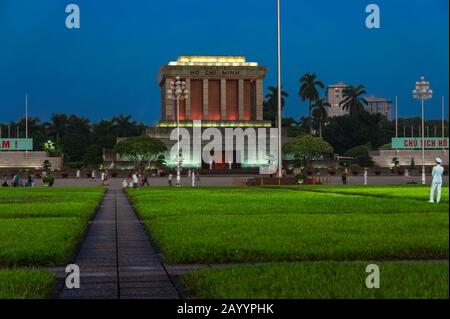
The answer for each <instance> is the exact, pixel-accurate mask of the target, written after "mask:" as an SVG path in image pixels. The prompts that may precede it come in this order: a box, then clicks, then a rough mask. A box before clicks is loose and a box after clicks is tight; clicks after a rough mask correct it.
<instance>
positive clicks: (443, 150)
mask: <svg viewBox="0 0 450 319" xmlns="http://www.w3.org/2000/svg"><path fill="white" fill-rule="evenodd" d="M444 139H445V97H444V96H442V140H444ZM442 145H444V144H442ZM442 153H444V154H445V146H442Z"/></svg>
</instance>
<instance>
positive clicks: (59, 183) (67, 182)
mask: <svg viewBox="0 0 450 319" xmlns="http://www.w3.org/2000/svg"><path fill="white" fill-rule="evenodd" d="M236 177H252V176H250V175H248V176H236ZM321 177H328V178H330V180H331V183H332V184H336V185H342V180H341V177H340V176H329V175H321ZM419 179H420V177H417V176H416V177H415V180H416V181H417V182H419V183H420V180H419ZM122 181H123V179H122V178H110V179H109V183H110V185H111V187H113V188H120V187H121V185H122ZM181 181H182V184H183V186H185V187H191V179H190V178H188V177H187V176H182V178H181ZM347 181H348V184H349V185H350V186H351V185H362V184H364V177H363V176H349V177H348V180H347ZM448 181H449V180H448V176H444V183H445V184H446V185H448ZM406 182H407V180H406V179H405V178H404V177H402V176H398V175H392V176H369V185H390V184H399V185H401V184H403V185H406ZM430 182H431V180H430V176H427V183H428V185H430ZM149 183H150V186H168V182H167V177H150V178H149ZM100 184H101V181H100V179H97V181H95V182H94V181H91V180H89V179H87V178H80V179H76V178H67V179H57V180H56V181H55V186H54V187H66V186H100ZM36 186H38V187H39V186H42V180H41V179H36ZM199 186H203V187H226V186H233V176H201V178H200V185H199Z"/></svg>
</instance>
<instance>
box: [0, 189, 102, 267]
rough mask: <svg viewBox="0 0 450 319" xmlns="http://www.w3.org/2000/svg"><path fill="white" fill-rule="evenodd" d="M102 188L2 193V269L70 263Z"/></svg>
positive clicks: (0, 222) (100, 196) (0, 206)
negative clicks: (5, 267) (3, 267)
mask: <svg viewBox="0 0 450 319" xmlns="http://www.w3.org/2000/svg"><path fill="white" fill-rule="evenodd" d="M104 192H105V190H104V189H102V188H32V189H25V188H22V189H18V188H15V189H11V188H9V189H4V190H3V189H2V191H1V192H0V266H21V265H33V266H48V265H58V264H64V263H65V262H68V261H70V258H71V257H72V253H73V251H74V248H75V246H76V245H77V244H78V242H79V240H80V239H81V237H82V235H83V233H84V231H85V228H86V226H87V222H88V220H89V218H90V217H91V216H92V214H93V213H94V211H95V208H96V207H97V205H98V204H99V201H100V200H101V198H102V197H103V194H104Z"/></svg>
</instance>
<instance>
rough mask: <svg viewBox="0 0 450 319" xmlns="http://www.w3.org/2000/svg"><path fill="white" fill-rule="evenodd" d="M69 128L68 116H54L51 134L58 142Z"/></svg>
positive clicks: (58, 114)
mask: <svg viewBox="0 0 450 319" xmlns="http://www.w3.org/2000/svg"><path fill="white" fill-rule="evenodd" d="M66 128H67V115H66V114H61V113H57V114H53V115H52V118H51V123H50V130H51V133H52V134H54V135H55V136H56V142H59V138H60V137H61V136H62V134H63V133H64V131H65V130H66Z"/></svg>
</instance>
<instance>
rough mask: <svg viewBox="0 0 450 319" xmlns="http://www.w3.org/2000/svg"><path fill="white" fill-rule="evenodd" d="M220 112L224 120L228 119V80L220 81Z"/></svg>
mask: <svg viewBox="0 0 450 319" xmlns="http://www.w3.org/2000/svg"><path fill="white" fill-rule="evenodd" d="M220 111H221V117H222V120H225V119H226V118H227V80H226V79H221V80H220Z"/></svg>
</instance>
